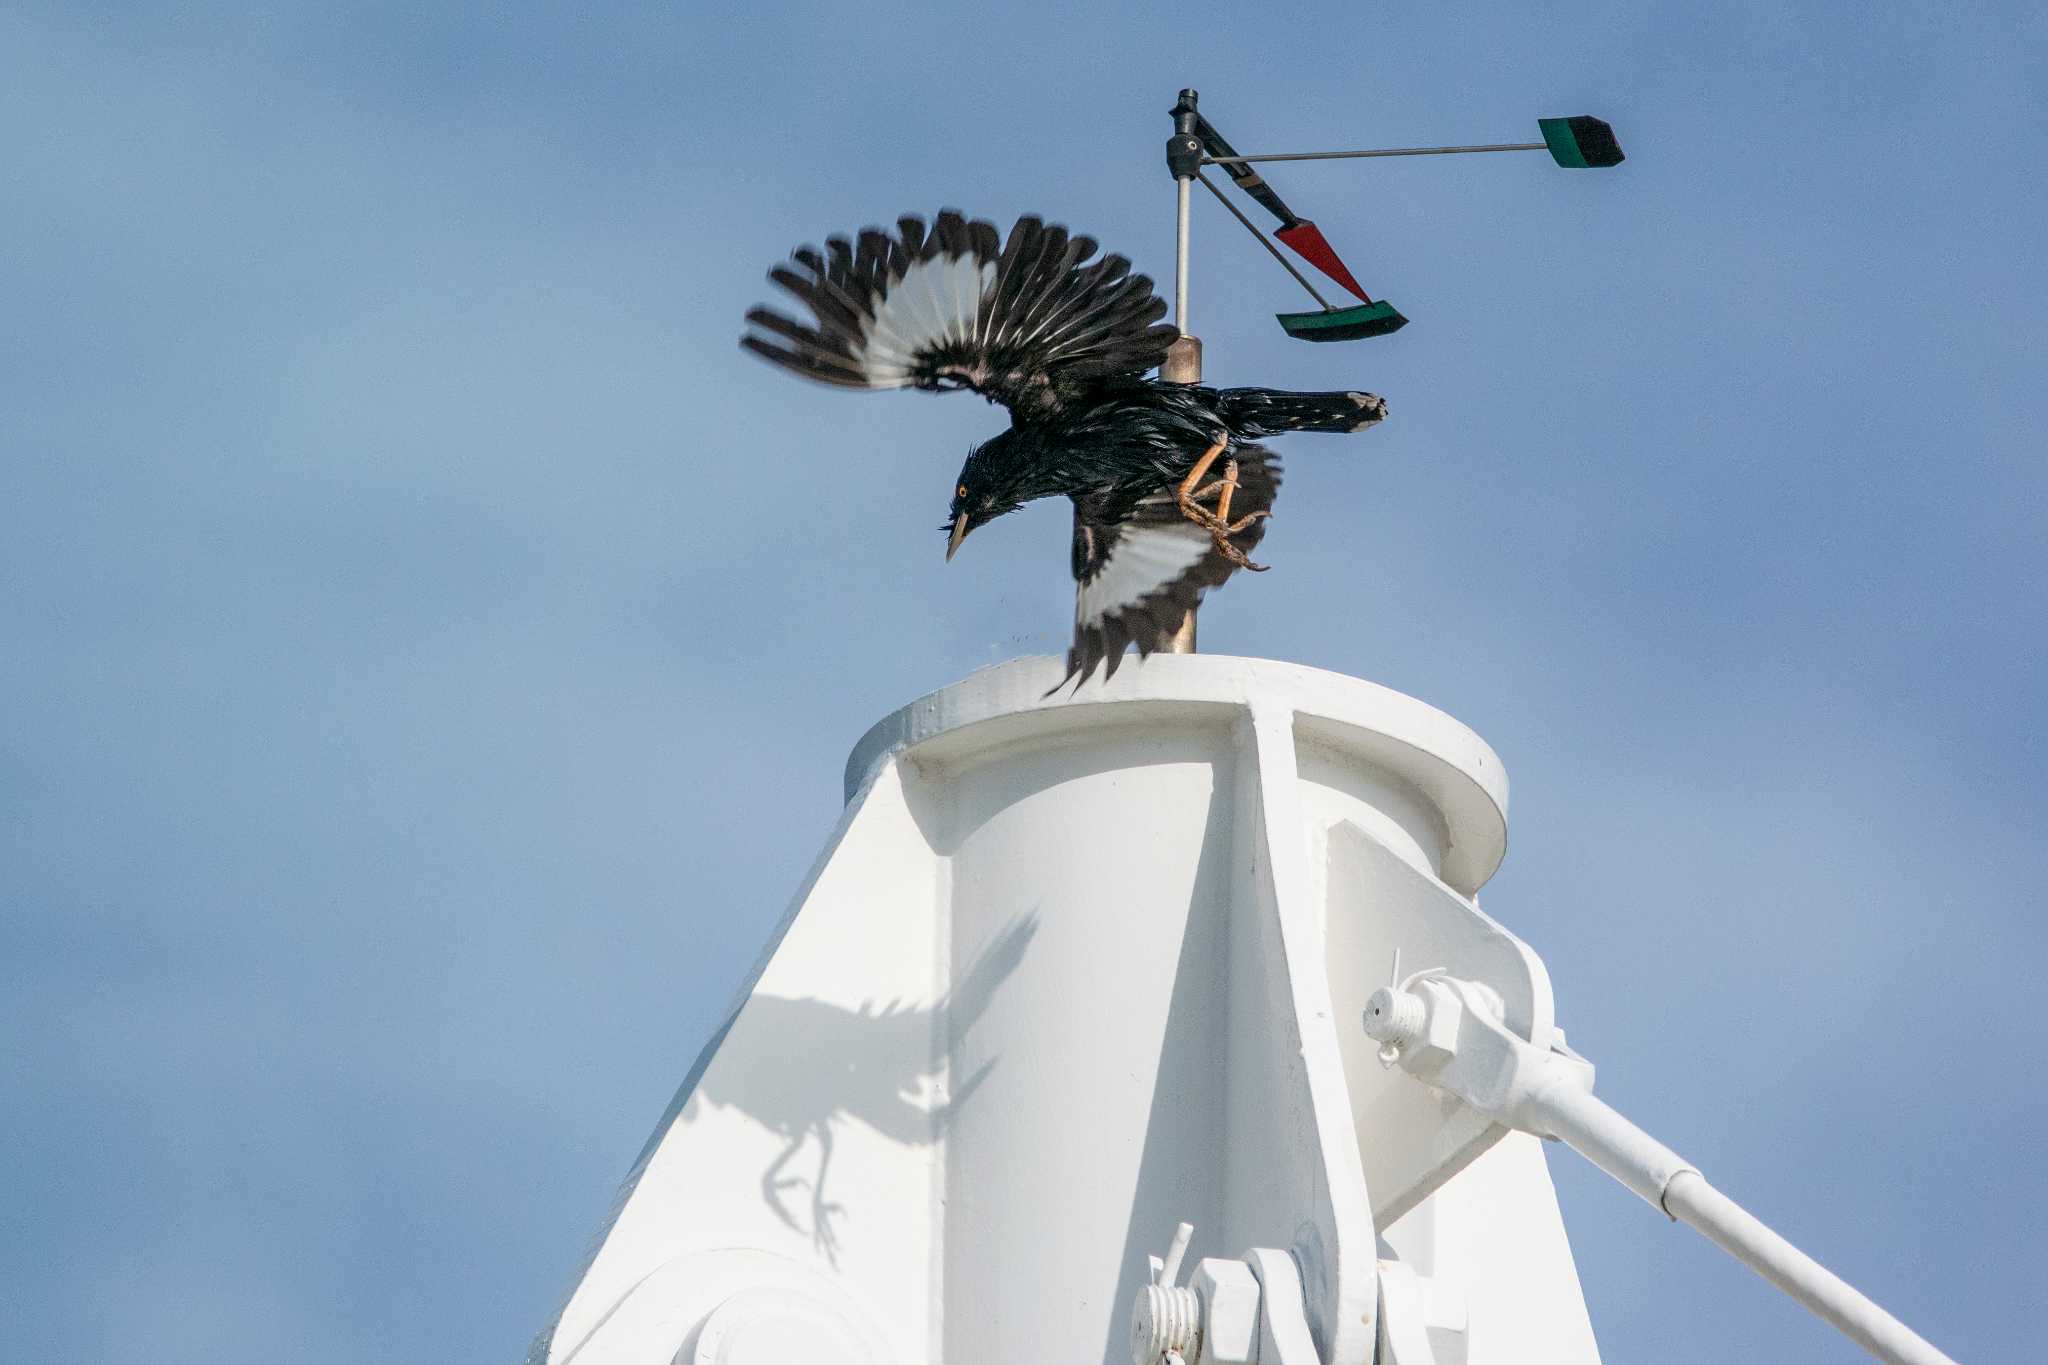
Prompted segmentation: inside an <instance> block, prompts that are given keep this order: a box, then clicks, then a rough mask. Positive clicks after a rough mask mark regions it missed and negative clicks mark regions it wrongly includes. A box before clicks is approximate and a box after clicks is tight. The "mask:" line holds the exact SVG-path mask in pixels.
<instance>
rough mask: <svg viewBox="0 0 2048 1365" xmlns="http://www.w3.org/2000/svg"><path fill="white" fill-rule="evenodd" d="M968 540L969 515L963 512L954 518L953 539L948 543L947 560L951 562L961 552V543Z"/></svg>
mask: <svg viewBox="0 0 2048 1365" xmlns="http://www.w3.org/2000/svg"><path fill="white" fill-rule="evenodd" d="M965 539H967V514H966V513H965V512H962V513H961V514H960V515H959V516H957V517H955V518H953V538H952V539H951V540H949V541H947V542H946V558H947V559H948V560H951V559H952V558H953V556H954V555H955V554H957V553H958V552H959V550H960V542H961V541H963V540H965Z"/></svg>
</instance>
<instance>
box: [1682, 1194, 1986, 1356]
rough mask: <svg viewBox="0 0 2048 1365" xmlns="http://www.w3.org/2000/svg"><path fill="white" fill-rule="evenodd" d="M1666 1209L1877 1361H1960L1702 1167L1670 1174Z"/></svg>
mask: <svg viewBox="0 0 2048 1365" xmlns="http://www.w3.org/2000/svg"><path fill="white" fill-rule="evenodd" d="M1664 1208H1665V1211H1666V1212H1668V1213H1669V1214H1670V1215H1671V1216H1672V1217H1673V1218H1676V1219H1678V1220H1680V1221H1681V1222H1685V1223H1690V1224H1692V1226H1693V1227H1695V1228H1698V1229H1699V1230H1700V1232H1701V1233H1703V1234H1704V1235H1705V1236H1706V1237H1707V1239H1708V1240H1709V1241H1711V1242H1713V1243H1714V1244H1715V1245H1716V1246H1718V1247H1720V1248H1721V1249H1722V1250H1723V1251H1725V1252H1727V1253H1728V1254H1729V1255H1730V1256H1733V1257H1734V1258H1735V1259H1736V1260H1738V1261H1740V1262H1742V1263H1743V1264H1744V1265H1746V1266H1748V1267H1749V1268H1750V1269H1751V1270H1754V1271H1755V1272H1756V1273H1757V1274H1759V1275H1761V1276H1763V1277H1764V1278H1765V1279H1767V1280H1769V1281H1770V1282H1771V1283H1772V1284H1774V1285H1776V1286H1778V1288H1780V1289H1782V1290H1784V1291H1785V1292H1786V1293H1787V1294H1790V1295H1791V1296H1792V1297H1793V1298H1795V1299H1797V1300H1798V1301H1799V1302H1800V1303H1802V1304H1804V1305H1805V1306H1806V1308H1807V1309H1808V1310H1809V1311H1810V1312H1813V1313H1815V1314H1817V1315H1818V1316H1819V1317H1821V1318H1822V1319H1823V1320H1824V1321H1826V1322H1828V1323H1831V1324H1833V1326H1834V1328H1835V1330H1836V1331H1838V1332H1840V1333H1842V1335H1844V1336H1846V1337H1848V1338H1849V1339H1850V1340H1851V1341H1853V1342H1855V1343H1856V1344H1857V1345H1858V1346H1861V1347H1862V1348H1863V1349H1864V1350H1866V1351H1868V1352H1870V1353H1871V1354H1872V1355H1874V1356H1876V1357H1877V1358H1878V1359H1879V1360H1886V1361H1895V1362H1898V1365H1955V1362H1954V1361H1953V1360H1950V1359H1949V1358H1948V1357H1947V1356H1945V1355H1943V1354H1942V1353H1941V1352H1940V1351H1938V1350H1936V1349H1935V1348H1934V1347H1933V1346H1932V1345H1930V1344H1929V1343H1928V1341H1927V1339H1926V1338H1925V1337H1923V1336H1921V1335H1920V1334H1919V1333H1918V1332H1915V1331H1914V1330H1913V1329H1912V1328H1910V1327H1908V1326H1906V1324H1905V1323H1903V1322H1900V1321H1899V1320H1898V1319H1897V1318H1895V1317H1893V1316H1892V1315H1891V1314H1889V1313H1887V1312H1885V1311H1884V1309H1882V1308H1879V1307H1878V1306H1877V1305H1876V1304H1874V1303H1872V1302H1871V1301H1870V1300H1869V1299H1867V1298H1865V1297H1864V1296H1863V1295H1861V1294H1859V1293H1857V1292H1856V1290H1855V1289H1853V1288H1851V1287H1850V1286H1849V1285H1848V1284H1847V1283H1845V1282H1844V1281H1843V1280H1842V1279H1841V1278H1840V1277H1839V1276H1837V1275H1835V1274H1834V1273H1833V1272H1832V1271H1830V1270H1829V1269H1828V1268H1827V1267H1826V1266H1824V1265H1822V1264H1820V1263H1819V1262H1818V1261H1816V1260H1814V1259H1813V1258H1812V1257H1811V1256H1808V1255H1807V1254H1806V1253H1805V1252H1803V1251H1801V1250H1800V1249H1799V1248H1798V1247H1796V1246H1793V1245H1792V1244H1791V1243H1790V1242H1788V1241H1786V1240H1785V1239H1784V1238H1783V1237H1780V1236H1779V1235H1778V1234H1777V1233H1775V1232H1772V1231H1771V1230H1770V1229H1769V1228H1768V1227H1765V1226H1764V1224H1763V1223H1762V1222H1760V1221H1759V1220H1758V1219H1757V1218H1756V1217H1755V1216H1754V1215H1752V1214H1751V1213H1750V1212H1749V1211H1748V1210H1747V1209H1745V1208H1743V1207H1742V1206H1741V1205H1740V1204H1738V1203H1736V1202H1735V1201H1734V1200H1733V1199H1730V1198H1729V1197H1728V1196H1727V1195H1725V1194H1723V1193H1721V1192H1720V1191H1719V1190H1717V1189H1715V1188H1714V1187H1713V1186H1712V1185H1709V1184H1708V1183H1707V1181H1706V1177H1704V1176H1702V1175H1701V1174H1700V1173H1699V1172H1698V1171H1680V1172H1679V1173H1678V1174H1677V1175H1675V1176H1673V1177H1672V1180H1671V1184H1670V1185H1669V1186H1668V1187H1667V1188H1666V1189H1665V1191H1664Z"/></svg>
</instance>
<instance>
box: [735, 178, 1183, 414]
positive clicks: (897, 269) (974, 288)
mask: <svg viewBox="0 0 2048 1365" xmlns="http://www.w3.org/2000/svg"><path fill="white" fill-rule="evenodd" d="M1095 245H1096V244H1095V241H1094V239H1093V238H1090V237H1079V236H1073V235H1070V234H1069V233H1068V232H1067V230H1066V229H1065V228H1063V227H1060V226H1058V225H1056V224H1055V225H1053V226H1050V227H1048V226H1046V225H1045V224H1044V223H1042V222H1040V221H1039V220H1038V219H1037V218H1034V217H1029V216H1027V217H1023V218H1019V219H1018V220H1017V224H1016V226H1015V227H1013V228H1011V229H1010V236H1009V239H1008V240H1007V241H1005V240H1003V239H1002V238H1001V237H1000V236H999V235H998V234H997V232H996V229H995V225H994V224H992V223H987V222H983V221H981V220H979V219H975V220H971V221H970V220H969V219H967V218H965V217H963V216H962V215H961V214H960V213H958V212H957V211H955V210H953V209H946V210H944V211H942V212H941V213H940V214H939V215H938V217H937V218H935V219H933V220H932V224H931V227H930V230H929V231H927V230H926V227H925V224H924V220H922V219H920V218H911V217H906V218H901V219H898V220H897V223H896V232H895V233H894V234H890V233H887V232H884V231H883V230H882V229H880V228H873V227H871V228H863V229H862V230H861V231H860V232H859V233H858V234H856V235H855V237H854V238H853V239H852V240H850V241H849V240H848V239H847V238H844V237H832V238H828V239H827V240H826V242H825V247H824V250H822V251H820V250H819V249H817V248H816V247H808V246H806V247H799V248H798V249H797V250H796V251H795V252H793V253H791V256H790V260H789V262H788V263H786V264H783V265H778V266H776V267H775V268H774V269H773V270H770V271H769V272H768V278H769V279H770V280H772V281H774V282H775V283H776V284H778V285H781V286H782V288H784V289H785V290H787V291H788V292H789V293H790V294H791V295H793V296H794V297H795V298H796V299H797V301H798V302H799V303H801V304H803V305H804V307H805V308H806V309H807V310H809V312H810V315H811V316H810V319H809V320H808V321H797V320H795V319H793V318H789V317H785V316H784V315H782V314H780V313H777V312H774V311H773V310H771V309H768V308H755V309H752V310H751V311H749V312H748V314H747V322H748V323H749V324H750V326H751V328H752V330H750V331H749V332H748V333H747V335H746V336H744V337H742V338H741V339H740V344H741V345H742V346H745V347H746V348H747V349H748V350H751V351H753V352H755V353H756V354H759V355H762V356H766V357H767V358H768V359H769V360H772V361H774V362H775V363H776V364H778V365H781V366H783V367H784V368H785V369H788V370H792V371H794V372H795V373H797V374H800V375H803V376H804V377H806V378H809V379H817V380H822V381H823V382H825V383H828V384H838V385H841V386H843V387H845V388H854V389H898V388H906V387H909V388H920V389H934V390H942V391H943V390H947V389H958V388H970V389H973V390H975V391H976V392H977V393H980V394H983V395H984V396H986V397H988V398H989V399H991V400H993V401H995V402H998V403H1002V404H1003V405H1005V406H1006V407H1008V408H1009V409H1010V410H1011V411H1012V412H1013V413H1017V414H1019V415H1025V414H1028V413H1032V412H1038V411H1044V410H1046V409H1049V408H1053V407H1057V406H1058V403H1059V389H1060V385H1061V383H1062V381H1065V380H1074V379H1088V378H1094V377H1099V376H1108V375H1120V374H1132V375H1136V374H1142V373H1144V372H1145V371H1146V370H1149V369H1151V368H1152V367H1153V366H1155V365H1157V364H1159V363H1160V361H1161V360H1163V359H1164V358H1165V356H1166V348H1167V347H1168V346H1169V345H1171V344H1172V342H1173V340H1174V338H1175V337H1176V336H1178V335H1179V333H1178V332H1176V331H1175V330H1174V329H1173V328H1172V327H1171V326H1167V325H1163V324H1160V322H1159V319H1160V318H1161V317H1163V316H1164V315H1165V313H1166V304H1165V303H1164V302H1163V301H1162V300H1160V299H1158V298H1156V297H1154V296H1153V293H1152V281H1151V280H1149V279H1147V278H1146V277H1145V276H1143V275H1133V274H1131V273H1130V270H1131V263H1130V262H1129V261H1128V260H1125V259H1124V258H1123V257H1122V256H1104V257H1102V258H1101V259H1100V260H1094V259H1092V258H1093V257H1094V255H1095Z"/></svg>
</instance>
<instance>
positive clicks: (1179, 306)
mask: <svg viewBox="0 0 2048 1365" xmlns="http://www.w3.org/2000/svg"><path fill="white" fill-rule="evenodd" d="M1173 183H1174V185H1175V186H1176V187H1177V191H1176V192H1177V194H1178V197H1179V200H1180V207H1179V209H1178V211H1177V214H1176V216H1175V218H1174V225H1173V325H1174V326H1175V327H1178V328H1179V329H1180V334H1181V335H1182V336H1190V335H1192V333H1190V332H1189V331H1188V191H1189V190H1190V189H1191V188H1193V183H1192V182H1191V181H1190V180H1188V179H1187V177H1185V176H1183V177H1181V178H1179V179H1177V180H1175V181H1174V182H1173Z"/></svg>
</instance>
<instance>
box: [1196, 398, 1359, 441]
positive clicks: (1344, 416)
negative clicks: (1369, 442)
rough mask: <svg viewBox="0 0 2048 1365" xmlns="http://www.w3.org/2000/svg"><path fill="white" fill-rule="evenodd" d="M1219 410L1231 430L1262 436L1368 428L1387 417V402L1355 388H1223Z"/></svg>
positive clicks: (1217, 402)
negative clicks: (1299, 390)
mask: <svg viewBox="0 0 2048 1365" xmlns="http://www.w3.org/2000/svg"><path fill="white" fill-rule="evenodd" d="M1216 410H1217V413H1218V414H1219V415H1220V416H1221V417H1222V418H1223V420H1224V421H1226V422H1228V423H1229V424H1230V427H1231V430H1233V431H1235V432H1238V433H1239V434H1241V435H1244V436H1250V437H1260V436H1277V435H1279V434H1280V433H1281V432H1283V431H1364V430H1365V429H1366V428H1367V427H1369V426H1372V425H1374V424H1375V423H1377V422H1380V421H1382V420H1384V419H1385V417H1386V415H1387V404H1386V400H1385V399H1383V398H1381V397H1379V396H1378V395H1377V394H1371V393H1359V392H1357V391H1355V390H1344V391H1340V392H1337V393H1289V392H1288V391H1287V390H1285V389H1219V390H1218V391H1217V393H1216Z"/></svg>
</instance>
